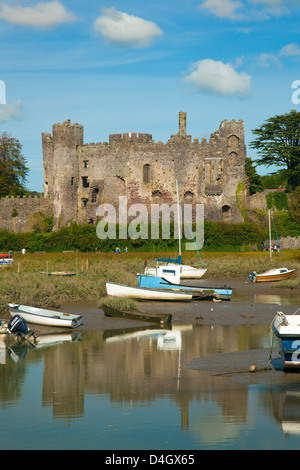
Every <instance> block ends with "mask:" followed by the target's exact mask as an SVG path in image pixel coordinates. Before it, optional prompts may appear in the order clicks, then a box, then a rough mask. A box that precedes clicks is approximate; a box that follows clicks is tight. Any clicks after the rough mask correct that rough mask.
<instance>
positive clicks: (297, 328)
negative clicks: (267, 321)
mask: <svg viewBox="0 0 300 470" xmlns="http://www.w3.org/2000/svg"><path fill="white" fill-rule="evenodd" d="M299 310H300V309H298V310H297V312H298V311H299ZM297 312H296V313H297ZM270 328H271V330H273V332H274V333H275V335H276V336H277V338H278V339H279V342H280V343H281V350H280V354H281V360H282V364H283V367H284V368H294V369H299V368H300V349H299V346H300V316H299V315H296V314H294V315H285V314H284V313H283V312H277V314H276V316H275V317H274V319H273V321H272V323H271V327H270Z"/></svg>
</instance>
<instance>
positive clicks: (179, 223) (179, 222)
mask: <svg viewBox="0 0 300 470" xmlns="http://www.w3.org/2000/svg"><path fill="white" fill-rule="evenodd" d="M176 194H177V218H178V244H179V256H178V259H179V263H181V220H180V204H179V194H178V184H177V180H176Z"/></svg>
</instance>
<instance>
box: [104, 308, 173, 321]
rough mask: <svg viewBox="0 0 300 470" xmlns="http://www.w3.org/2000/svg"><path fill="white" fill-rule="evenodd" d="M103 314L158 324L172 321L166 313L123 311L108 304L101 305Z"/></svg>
mask: <svg viewBox="0 0 300 470" xmlns="http://www.w3.org/2000/svg"><path fill="white" fill-rule="evenodd" d="M101 308H102V310H103V312H104V314H105V315H106V316H108V317H118V318H127V319H129V320H139V321H145V322H154V323H160V324H170V323H171V322H172V315H169V314H168V313H158V314H155V313H141V312H136V311H133V310H132V311H125V310H120V309H117V308H114V307H109V306H108V305H102V307H101Z"/></svg>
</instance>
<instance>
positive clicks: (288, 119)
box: [250, 109, 300, 189]
mask: <svg viewBox="0 0 300 470" xmlns="http://www.w3.org/2000/svg"><path fill="white" fill-rule="evenodd" d="M252 132H253V134H254V135H255V136H256V140H254V141H252V142H250V147H251V148H253V149H256V150H257V151H258V155H259V156H260V158H258V159H256V160H255V162H256V164H257V165H265V166H267V167H269V166H271V165H277V166H281V167H285V168H286V175H287V178H288V182H289V184H290V186H291V187H292V189H295V188H296V187H297V186H299V185H300V112H299V113H297V112H296V111H295V110H293V109H292V110H291V111H290V112H289V113H286V114H283V115H281V116H274V117H271V118H270V119H267V121H266V122H265V123H264V124H262V125H261V126H260V127H259V128H257V129H254V130H253V131H252Z"/></svg>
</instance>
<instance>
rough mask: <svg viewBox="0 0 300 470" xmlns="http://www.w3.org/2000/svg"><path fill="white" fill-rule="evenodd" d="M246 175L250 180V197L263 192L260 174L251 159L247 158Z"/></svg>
mask: <svg viewBox="0 0 300 470" xmlns="http://www.w3.org/2000/svg"><path fill="white" fill-rule="evenodd" d="M245 173H246V175H247V176H248V178H249V183H250V195H251V194H254V193H259V192H261V191H263V189H264V188H263V184H262V179H261V176H259V174H257V172H256V169H255V167H254V166H253V162H252V160H251V158H246V160H245Z"/></svg>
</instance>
